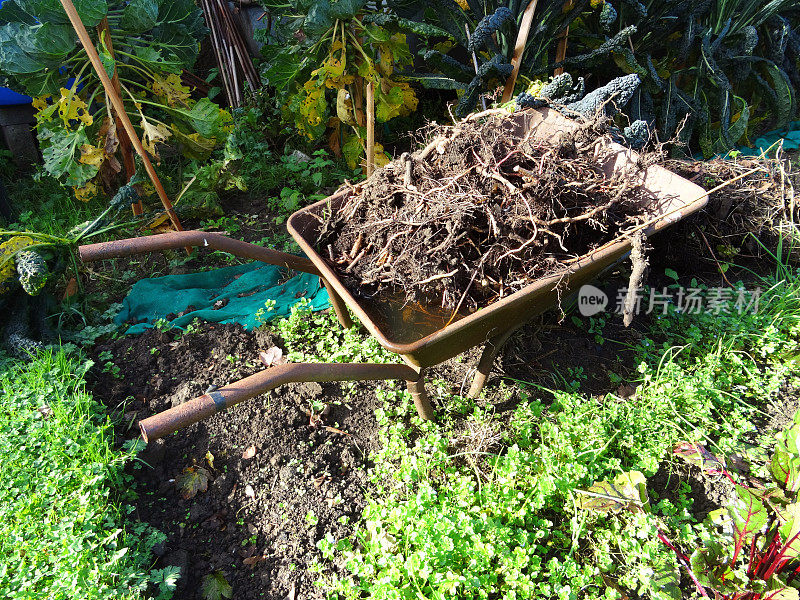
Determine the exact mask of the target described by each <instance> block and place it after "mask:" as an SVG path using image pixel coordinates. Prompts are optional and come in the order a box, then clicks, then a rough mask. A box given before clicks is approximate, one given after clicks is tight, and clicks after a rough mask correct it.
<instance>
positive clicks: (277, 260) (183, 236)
mask: <svg viewBox="0 0 800 600" xmlns="http://www.w3.org/2000/svg"><path fill="white" fill-rule="evenodd" d="M187 246H203V247H208V248H213V249H214V250H222V251H223V252H229V253H231V254H234V255H236V256H240V257H242V258H250V259H252V260H260V261H261V262H264V263H267V264H269V265H278V266H281V267H287V268H290V269H294V270H295V271H301V272H303V273H311V274H312V275H320V272H319V270H318V269H317V268H316V267H315V266H314V264H313V263H312V262H311V261H310V260H308V259H307V258H305V257H304V256H295V255H294V254H288V253H287V252H280V251H278V250H272V249H270V248H262V247H261V246H256V245H255V244H249V243H247V242H243V241H241V240H236V239H233V238H229V237H228V236H226V235H223V234H221V233H217V232H213V231H197V230H190V231H173V232H171V233H160V234H157V235H148V236H142V237H137V238H126V239H122V240H114V241H111V242H101V243H99V244H88V245H86V246H80V247H79V248H78V253H79V254H80V257H81V260H82V261H83V262H92V261H95V260H103V259H106V258H122V257H124V256H132V255H134V254H143V253H145V252H155V251H158V250H169V249H177V248H184V247H187Z"/></svg>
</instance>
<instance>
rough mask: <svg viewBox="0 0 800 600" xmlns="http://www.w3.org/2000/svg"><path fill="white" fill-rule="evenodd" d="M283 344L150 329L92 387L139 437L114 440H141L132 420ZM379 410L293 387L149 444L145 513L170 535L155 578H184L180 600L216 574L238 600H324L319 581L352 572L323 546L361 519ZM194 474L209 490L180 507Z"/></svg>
mask: <svg viewBox="0 0 800 600" xmlns="http://www.w3.org/2000/svg"><path fill="white" fill-rule="evenodd" d="M276 341H278V340H275V339H274V338H273V337H272V336H270V334H268V333H266V332H263V331H255V332H248V331H244V330H243V329H242V328H241V327H240V326H239V325H218V324H217V325H213V324H203V325H202V326H201V330H200V331H198V332H196V333H190V334H186V335H182V334H181V333H180V332H176V331H173V332H159V331H157V330H154V329H150V330H148V331H147V332H145V333H144V334H142V335H140V336H126V337H123V338H121V339H118V340H113V341H110V342H107V343H105V344H102V345H100V346H98V347H97V348H96V350H95V359H96V361H97V363H98V364H97V366H96V367H95V368H94V369H93V371H92V373H91V375H92V377H91V380H90V384H91V387H92V389H93V393H94V394H95V396H96V397H97V398H98V399H102V400H103V401H105V403H106V404H107V405H108V406H109V408H111V409H116V410H119V411H120V412H123V411H124V414H125V418H124V419H123V420H122V421H123V423H124V424H128V425H130V426H131V427H130V429H128V430H127V431H120V432H119V433H120V435H121V436H124V437H129V438H133V437H137V436H138V428H137V427H136V421H137V420H139V419H142V418H145V417H147V416H149V415H151V414H154V413H157V412H159V411H161V410H164V409H167V408H169V407H170V406H176V405H178V404H181V403H183V402H186V401H187V400H189V399H191V398H194V397H195V396H198V395H200V394H202V393H203V392H204V391H205V390H206V389H208V387H209V386H211V385H217V386H222V385H225V384H228V383H230V382H231V381H235V380H237V379H239V378H242V377H246V376H248V375H251V374H252V373H255V372H256V371H259V370H261V369H262V368H263V366H262V365H261V364H260V362H259V361H258V351H259V350H265V349H267V348H269V347H270V346H271V345H272V344H274V343H275V342H276ZM278 343H279V341H278ZM109 356H110V357H112V358H111V359H109ZM107 362H112V363H113V364H116V365H118V366H119V371H116V370H115V369H110V368H106V367H105V365H106V364H107ZM115 373H116V376H115ZM376 406H377V400H375V397H374V386H373V388H369V387H366V384H358V386H357V387H356V389H355V390H354V391H352V392H351V393H350V395H349V396H347V395H346V394H345V393H343V390H342V389H341V386H339V385H338V384H322V385H320V384H318V383H304V384H290V385H286V386H282V387H281V388H279V389H278V390H274V391H272V392H270V393H268V394H264V395H263V396H260V397H258V398H254V399H253V400H249V401H247V402H244V403H242V404H239V405H237V406H235V407H233V408H231V409H229V410H226V411H224V412H222V413H220V414H218V415H215V416H213V417H212V418H210V419H208V420H206V421H202V422H200V423H197V424H195V425H192V426H191V427H188V428H186V429H183V430H181V431H179V432H177V433H175V434H173V435H170V436H168V437H167V438H165V439H164V440H157V441H156V442H153V443H151V444H149V445H148V447H147V450H146V451H145V452H144V454H143V455H142V456H141V458H142V459H143V460H144V461H145V462H146V463H147V466H145V465H141V464H140V465H139V466H138V468H136V469H135V470H133V471H132V473H133V474H134V475H135V477H136V480H137V482H138V483H139V486H138V491H139V494H140V497H139V500H138V501H137V503H136V509H137V510H136V516H137V517H138V518H139V519H141V520H143V521H146V522H148V523H150V524H152V525H153V526H154V527H156V528H157V529H159V530H160V531H163V532H164V533H166V534H167V536H168V541H167V542H166V543H165V544H164V545H163V546H162V547H160V548H158V549H157V551H158V554H159V555H160V558H159V562H158V564H157V565H156V567H158V568H161V567H165V566H167V565H175V566H178V567H180V568H181V570H182V577H181V579H180V581H179V584H178V585H179V589H178V593H177V594H176V595H175V598H176V599H183V598H186V599H188V598H199V597H200V588H201V585H202V581H203V578H204V577H206V576H208V575H209V574H212V573H216V572H221V573H222V575H223V576H224V577H225V578H226V580H227V581H228V582H229V583H230V584H231V586H232V587H233V589H234V590H235V594H236V598H272V599H276V600H279V599H281V598H285V597H286V596H287V594H288V593H289V591H290V590H291V589H292V588H294V589H295V591H296V597H297V598H305V599H321V598H323V597H324V592H323V590H322V589H320V588H319V587H317V586H316V585H315V582H316V581H317V580H318V579H319V578H320V577H321V576H322V577H325V576H330V575H332V574H335V573H336V574H342V573H343V567H342V566H341V565H340V564H338V563H331V562H329V561H325V560H323V557H322V555H321V553H320V551H319V549H318V548H317V542H319V541H320V540H322V539H324V538H325V537H326V535H332V536H334V537H335V538H336V539H342V538H345V537H347V536H349V535H350V534H351V532H352V527H353V524H355V523H357V522H358V519H359V517H360V515H361V511H362V508H363V506H364V502H365V500H364V495H363V494H364V489H365V488H367V487H368V486H369V482H368V478H367V473H366V467H367V465H368V458H367V454H368V452H369V451H370V450H372V449H373V448H374V446H375V443H376V440H375V436H374V433H375V429H376V428H377V423H376V422H375V417H374V414H373V413H374V410H375V408H376ZM320 407H326V408H325V409H324V410H320ZM248 450H249V452H248ZM207 453H208V454H207ZM209 456H211V457H212V458H211V463H210V462H209ZM212 464H213V466H212ZM197 467H202V468H203V469H205V470H206V471H207V472H208V474H209V481H208V490H207V491H206V492H201V493H198V494H197V495H196V496H194V497H193V498H190V499H184V498H183V497H182V494H181V490H180V489H178V485H177V484H176V480H177V479H178V478H179V477H180V475H181V474H182V473H184V470H185V469H186V468H197ZM316 564H320V565H324V566H323V567H321V571H320V573H317V572H316V570H315V569H316V567H315V565H316Z"/></svg>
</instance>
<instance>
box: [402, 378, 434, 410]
mask: <svg viewBox="0 0 800 600" xmlns="http://www.w3.org/2000/svg"><path fill="white" fill-rule="evenodd" d="M406 385H407V386H408V391H409V392H410V393H411V397H412V398H413V399H414V406H416V407H417V413H418V414H419V418H420V419H422V420H423V421H433V407H432V406H431V401H430V400H429V399H428V393H427V392H426V391H425V376H424V375H423V374H422V373H420V375H419V379H417V380H416V381H406Z"/></svg>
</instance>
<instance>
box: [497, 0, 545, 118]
mask: <svg viewBox="0 0 800 600" xmlns="http://www.w3.org/2000/svg"><path fill="white" fill-rule="evenodd" d="M538 2H539V0H531V1H530V2H529V3H528V6H526V7H525V12H524V13H522V22H521V23H520V25H519V33H517V41H516V44H515V45H514V56H513V57H512V58H511V67H512V70H511V75H509V77H508V79H507V80H506V87H505V88H504V89H503V100H502V102H503V103H505V102H508V101H509V100H511V96H512V94H513V93H514V86H515V85H517V75H519V67H520V65H521V64H522V55H523V54H524V53H525V46H526V45H527V43H528V35H529V34H530V31H531V23H532V22H533V13H534V12H536V4H537V3H538Z"/></svg>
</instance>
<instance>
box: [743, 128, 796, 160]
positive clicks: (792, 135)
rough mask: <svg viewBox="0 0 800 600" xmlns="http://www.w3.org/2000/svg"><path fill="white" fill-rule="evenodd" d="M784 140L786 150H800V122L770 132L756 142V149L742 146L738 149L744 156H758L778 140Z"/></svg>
mask: <svg viewBox="0 0 800 600" xmlns="http://www.w3.org/2000/svg"><path fill="white" fill-rule="evenodd" d="M781 139H782V140H783V149H784V150H797V149H798V148H800V121H792V122H791V123H789V124H788V125H787V126H786V127H784V128H783V129H778V130H776V131H770V132H769V133H766V134H764V135H763V136H762V137H760V138H758V139H757V140H756V141H755V148H748V147H747V146H740V147H739V148H737V150H738V151H739V152H741V153H742V154H743V155H744V156H758V155H760V154H761V153H762V152H763V151H764V150H766V149H767V148H769V147H770V146H772V144H774V143H775V142H777V141H778V140H781Z"/></svg>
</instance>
